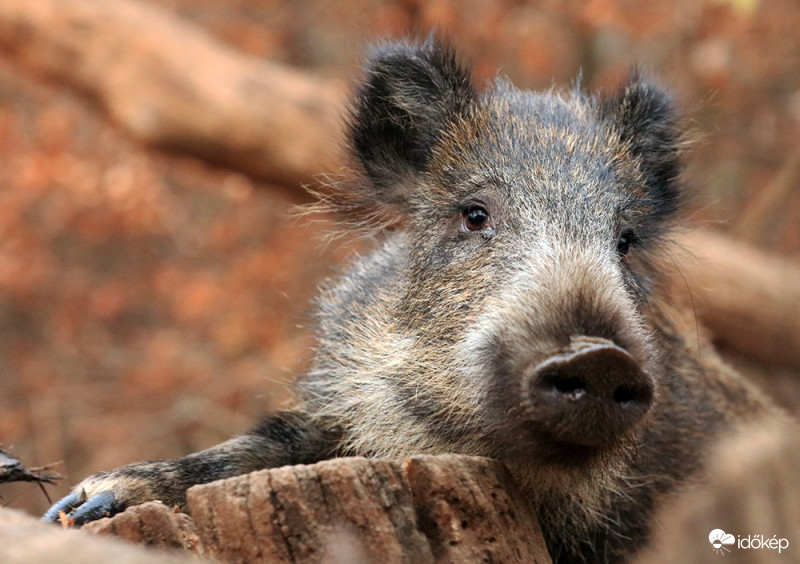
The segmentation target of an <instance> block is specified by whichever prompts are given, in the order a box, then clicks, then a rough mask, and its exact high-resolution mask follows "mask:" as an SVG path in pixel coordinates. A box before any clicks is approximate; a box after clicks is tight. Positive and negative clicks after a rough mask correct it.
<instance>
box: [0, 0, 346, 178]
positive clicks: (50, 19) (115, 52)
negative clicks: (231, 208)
mask: <svg viewBox="0 0 800 564" xmlns="http://www.w3.org/2000/svg"><path fill="white" fill-rule="evenodd" d="M0 46H2V48H4V49H5V50H6V51H7V52H9V53H12V54H13V55H14V56H15V57H16V58H17V59H18V60H19V61H21V62H22V63H23V64H25V65H27V66H29V67H30V68H32V69H33V70H35V71H38V72H41V73H44V74H46V75H48V76H51V77H53V78H55V79H57V80H58V81H60V82H63V83H65V84H68V85H70V86H71V87H73V88H76V89H78V90H80V91H82V92H84V93H86V94H88V95H89V96H91V97H93V98H95V99H97V100H98V101H100V102H101V103H102V104H103V105H104V106H105V108H106V109H107V111H108V113H109V114H110V115H111V117H112V118H113V119H114V120H115V121H116V122H117V123H119V124H121V125H122V126H124V127H125V128H126V129H127V130H128V131H129V132H130V133H131V134H132V135H133V136H135V137H137V138H138V139H141V140H142V141H144V142H145V143H149V144H153V145H157V146H159V147H165V148H169V149H174V150H177V151H181V152H185V153H188V154H192V155H196V156H200V157H202V158H204V159H207V160H211V161H213V162H217V163H220V164H223V165H226V166H229V167H232V168H235V169H238V170H241V171H244V172H246V173H248V174H251V175H254V176H256V177H261V178H266V179H269V180H273V181H277V182H279V183H283V184H285V185H288V186H297V187H298V188H299V185H300V183H304V182H312V181H313V179H314V175H315V174H319V173H321V172H330V171H334V170H338V168H339V164H338V163H339V161H338V154H337V152H336V147H337V146H338V140H339V134H338V133H337V132H338V131H339V127H340V125H339V124H340V121H341V119H340V116H339V108H340V106H341V96H340V93H341V92H342V91H343V88H342V87H341V85H339V84H337V83H335V82H333V81H331V80H322V79H317V78H314V77H312V76H310V75H308V74H304V73H302V72H298V71H294V70H291V69H288V68H286V67H283V66H280V65H277V64H271V63H268V62H266V61H263V60H260V59H257V58H255V57H249V56H246V55H244V54H242V53H240V52H237V51H235V50H234V49H231V48H229V47H227V46H225V45H222V44H221V43H219V42H218V41H215V40H214V39H213V38H212V37H210V36H209V35H208V34H207V33H205V32H204V31H203V30H201V29H200V28H199V27H197V26H194V25H192V24H190V23H187V22H183V21H181V20H179V19H176V18H174V17H171V16H170V15H169V14H167V13H166V12H164V11H163V10H160V9H158V8H156V7H155V6H151V5H149V4H146V3H139V2H135V1H132V0H114V1H113V2H110V1H108V0H3V2H0Z"/></svg>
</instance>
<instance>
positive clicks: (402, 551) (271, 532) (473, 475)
mask: <svg viewBox="0 0 800 564" xmlns="http://www.w3.org/2000/svg"><path fill="white" fill-rule="evenodd" d="M187 499H188V505H189V511H190V513H191V515H192V517H191V518H189V517H188V516H186V515H183V514H177V513H175V512H174V511H172V510H171V509H169V508H167V507H166V506H164V505H162V504H158V503H150V504H145V505H142V506H140V507H138V508H132V509H130V510H128V511H125V512H124V513H122V514H120V515H117V516H115V517H113V518H111V519H103V520H100V521H98V522H96V523H92V524H89V525H87V526H86V527H84V528H85V529H86V530H87V531H90V532H95V533H100V534H106V535H116V536H119V537H121V538H124V539H126V540H130V541H134V542H140V543H145V544H148V545H150V546H153V547H162V548H180V547H182V548H185V549H187V550H190V551H192V552H193V553H194V554H197V555H202V556H206V557H211V558H214V559H216V560H218V561H221V562H231V563H233V562H236V563H256V562H265V563H266V562H269V563H275V564H278V563H286V564H289V563H293V564H316V563H320V564H321V563H326V564H328V563H334V564H335V563H341V564H350V563H354V562H380V563H382V564H383V563H394V562H397V563H409V564H427V563H446V562H454V563H456V562H457V563H470V562H476V563H478V562H504V563H510V564H514V563H520V564H522V563H525V564H546V563H549V562H550V561H551V560H550V557H549V555H548V553H547V549H546V547H545V544H544V539H543V538H542V534H541V531H540V529H539V525H538V522H537V519H536V516H535V513H534V511H533V509H532V508H531V507H530V506H529V505H528V503H527V502H526V500H525V499H524V498H523V497H522V495H520V493H519V492H518V491H517V488H516V486H515V485H514V483H513V482H512V481H511V479H510V477H509V475H508V472H507V470H506V469H505V468H504V467H503V466H502V465H501V464H499V463H497V462H494V461H491V460H488V459H484V458H475V457H466V456H454V455H442V456H416V457H413V458H411V459H409V460H407V461H406V462H405V463H401V462H398V461H393V460H387V459H366V458H341V459H335V460H328V461H324V462H319V463H317V464H313V465H300V466H287V467H283V468H275V469H270V470H262V471H259V472H253V473H252V474H247V475H244V476H238V477H235V478H230V479H228V480H221V481H219V482H213V483H211V484H205V485H201V486H195V487H193V488H191V489H190V490H189V493H188V498H187ZM187 539H188V542H187Z"/></svg>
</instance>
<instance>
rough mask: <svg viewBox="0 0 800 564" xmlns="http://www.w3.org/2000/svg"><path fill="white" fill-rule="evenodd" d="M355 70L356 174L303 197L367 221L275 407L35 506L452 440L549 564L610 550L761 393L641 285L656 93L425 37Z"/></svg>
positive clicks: (621, 547) (658, 257)
mask: <svg viewBox="0 0 800 564" xmlns="http://www.w3.org/2000/svg"><path fill="white" fill-rule="evenodd" d="M364 75H365V76H364V82H363V84H362V85H361V86H360V88H358V90H357V92H356V96H355V101H354V104H353V107H352V110H351V113H350V115H349V118H348V134H349V143H350V145H351V147H350V148H351V150H352V153H353V156H354V164H353V169H354V171H355V173H356V176H357V178H356V179H355V180H354V181H336V182H335V183H333V184H334V185H333V186H332V187H331V188H330V189H329V190H328V191H327V192H326V193H325V194H326V195H325V196H323V197H322V198H321V201H322V203H321V204H320V205H321V206H323V207H327V208H328V209H329V210H334V211H335V212H337V216H338V217H340V218H341V219H342V221H343V222H345V223H346V224H348V225H349V226H350V227H351V229H352V227H353V226H355V227H356V229H357V230H359V231H360V232H362V233H370V234H373V235H375V238H376V240H377V241H376V246H375V248H374V250H372V251H371V252H369V253H367V254H366V255H364V256H362V257H360V258H358V259H356V260H355V261H354V262H353V263H352V264H351V265H350V266H349V268H348V270H347V271H346V272H344V273H343V275H342V276H341V277H340V278H339V279H338V280H335V281H332V282H330V283H328V284H327V285H326V287H325V288H323V289H322V290H321V292H320V296H319V299H318V301H317V309H318V317H317V319H318V327H317V347H316V350H315V353H314V359H313V365H312V367H311V369H310V371H309V372H308V374H306V375H305V377H303V378H301V379H300V380H299V381H298V385H297V392H298V396H299V398H298V399H299V401H300V404H299V405H298V408H297V411H296V412H291V413H283V414H279V415H276V416H273V417H270V418H268V419H267V420H265V422H264V423H263V424H262V425H260V426H258V427H257V428H255V429H254V430H253V431H251V432H250V433H249V434H247V435H244V436H242V437H239V438H236V439H232V440H231V441H228V442H226V443H223V444H222V445H219V446H217V447H214V448H212V449H208V450H207V451H203V452H200V453H196V454H193V455H190V456H187V457H185V458H182V459H179V460H175V461H162V462H158V463H140V464H135V465H131V466H128V467H123V468H120V469H117V470H115V471H112V472H109V473H104V474H102V475H98V476H94V477H92V478H89V479H87V480H85V481H84V482H83V483H82V484H79V485H78V486H77V487H76V489H75V490H74V491H73V494H71V495H70V496H68V497H67V498H65V499H63V500H62V501H60V502H59V503H58V504H56V505H55V506H54V507H53V508H52V509H51V511H50V512H48V515H47V518H48V519H49V520H55V519H57V516H58V511H60V510H72V509H74V508H77V509H76V511H75V513H73V516H75V515H77V517H76V518H78V519H81V520H91V519H95V518H98V517H99V516H101V515H103V514H104V513H105V512H107V511H109V512H114V511H119V510H121V508H124V507H125V506H126V505H130V504H133V503H140V502H141V501H143V500H145V499H152V498H161V499H165V500H169V501H170V503H177V504H181V503H184V502H185V490H186V488H187V487H188V485H191V484H193V483H202V482H207V481H210V480H213V479H219V478H223V477H227V476H230V475H234V474H236V473H241V472H246V471H249V470H253V469H255V468H262V467H272V466H278V465H282V464H298V463H306V462H313V461H315V460H319V459H323V458H327V457H331V456H334V455H372V456H374V455H385V456H392V457H398V458H402V457H407V456H410V455H413V454H418V453H432V454H435V453H461V454H470V455H482V456H488V457H492V458H495V459H497V460H500V461H502V462H503V463H505V464H506V466H507V467H508V468H509V470H510V472H511V474H512V475H513V476H514V477H515V479H516V480H517V482H518V483H519V485H520V486H521V489H522V491H523V492H524V493H525V495H526V496H527V497H528V498H529V499H530V501H531V502H532V503H534V504H535V505H536V507H537V508H538V512H539V518H540V524H541V527H542V530H543V532H544V535H545V539H546V542H547V545H548V549H549V551H550V554H551V556H552V557H553V559H554V561H555V562H559V563H563V562H620V561H624V560H626V559H628V558H630V557H631V555H633V554H634V553H635V552H636V550H637V549H638V548H640V547H641V546H642V545H643V543H644V542H645V541H646V539H647V537H648V534H649V529H650V525H651V520H652V515H653V510H654V507H656V506H657V505H658V504H659V503H661V502H662V500H663V499H664V498H665V497H666V496H668V495H671V494H673V493H674V492H675V491H676V490H679V489H680V488H681V486H682V485H683V484H684V483H685V482H686V481H689V480H694V479H697V477H698V476H699V475H701V474H702V470H703V466H704V456H705V453H706V452H707V450H708V448H709V445H711V444H713V443H714V441H715V440H716V439H717V438H718V437H719V436H720V435H721V434H722V433H725V432H728V431H730V430H731V429H733V428H734V427H735V426H736V425H738V424H740V423H742V422H744V421H747V420H752V419H753V418H756V417H761V416H763V415H764V414H768V413H771V412H772V411H773V410H774V408H772V406H771V405H770V404H769V402H767V401H766V400H765V399H764V398H763V396H762V395H761V394H760V393H758V392H757V391H756V390H754V389H753V388H752V387H751V386H750V385H749V384H748V383H746V382H745V381H744V380H743V379H742V378H740V377H739V376H738V375H737V374H736V373H734V372H733V371H731V370H730V369H729V368H728V367H726V366H725V365H724V364H722V363H721V362H720V361H719V359H718V358H717V357H716V356H715V355H714V353H713V351H711V350H710V348H708V346H707V344H706V342H705V341H704V340H703V339H702V337H701V335H700V333H699V331H697V330H696V328H695V326H694V325H693V324H692V323H688V324H685V323H684V322H683V320H682V319H681V318H680V317H679V316H673V315H672V313H673V312H672V311H670V310H669V309H668V308H667V307H665V306H664V296H663V295H662V294H660V291H661V288H660V285H659V280H660V279H661V278H662V277H663V276H665V275H667V276H668V275H669V274H670V272H669V271H670V270H672V267H671V265H670V262H669V261H668V259H669V257H670V255H669V250H668V249H667V246H668V233H669V229H670V228H671V226H672V223H673V221H674V218H675V217H676V212H677V210H678V207H679V204H680V201H681V200H682V193H683V184H682V182H681V181H680V153H681V149H682V147H683V146H684V141H683V135H682V132H681V128H680V126H679V124H678V119H677V117H676V112H675V111H674V109H673V107H672V103H671V100H670V97H669V95H667V94H666V92H665V91H664V90H662V89H661V88H660V87H658V86H656V85H655V84H654V83H653V82H652V81H650V80H648V79H645V78H643V77H642V76H641V74H639V73H634V74H633V75H632V76H631V78H630V79H629V80H628V82H627V83H626V84H625V85H624V86H623V87H622V88H621V89H620V90H619V92H617V93H616V94H613V95H611V96H588V95H586V94H584V93H582V92H581V91H580V90H579V89H577V88H575V89H572V90H570V91H566V92H557V91H550V92H544V93H535V92H525V91H520V90H518V89H516V88H514V87H513V86H512V85H511V84H510V83H509V82H508V81H505V80H497V81H496V82H495V84H494V85H493V86H492V87H490V88H488V89H486V90H484V91H478V90H477V89H476V88H475V87H474V85H473V84H472V78H471V75H470V73H469V72H468V71H467V70H466V69H465V68H464V67H463V66H461V65H460V64H458V62H457V58H456V56H455V54H454V51H453V50H452V49H451V48H450V47H449V46H448V45H447V44H445V43H443V42H441V41H439V40H437V39H436V38H435V37H433V36H432V37H429V38H428V39H427V40H426V41H424V42H422V43H413V42H408V41H401V42H395V43H383V44H381V45H379V46H377V47H376V48H375V49H374V50H373V51H372V52H371V53H370V55H369V57H368V60H367V63H366V68H365V73H364ZM390 227H391V228H390ZM665 265H666V267H665ZM687 339H688V340H689V341H690V342H691V346H690V345H687V342H686V340H687ZM598 351H599V352H598ZM551 377H552V378H553V380H552V381H551V380H547V379H546V378H551ZM603 382H605V383H603ZM594 386H598V388H594ZM604 386H605V388H604ZM599 388H603V390H601V391H599V392H598V391H597V389H599ZM642 390H644V391H642ZM587 396H588V397H589V399H590V400H591V402H589V403H586V402H583V399H581V398H586V397H587ZM553 398H556V400H553ZM561 400H563V401H561ZM559 401H561V403H559ZM575 406H577V408H574V407H575ZM587 406H588V407H587ZM631 413H633V414H634V416H631V415H630V414H631ZM626 414H627V415H626Z"/></svg>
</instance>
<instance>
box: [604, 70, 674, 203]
mask: <svg viewBox="0 0 800 564" xmlns="http://www.w3.org/2000/svg"><path fill="white" fill-rule="evenodd" d="M600 114H601V117H602V118H603V119H604V120H606V121H607V122H609V123H610V125H611V126H612V128H613V129H614V130H615V131H616V132H617V133H618V134H619V136H620V140H621V141H622V143H623V144H625V145H627V147H628V148H629V151H630V153H631V154H632V155H633V156H634V157H635V158H637V159H638V160H639V163H640V168H641V173H642V176H643V181H644V183H645V184H646V185H647V188H648V189H649V191H650V194H651V197H652V199H653V203H654V204H656V205H657V206H658V208H659V212H661V214H663V215H670V214H672V213H673V212H674V211H675V210H676V209H677V208H678V206H679V203H680V198H681V190H680V181H679V176H680V172H681V148H682V145H683V134H682V132H681V131H680V129H679V128H678V116H677V113H676V111H675V109H674V106H673V102H672V98H671V96H670V95H669V94H668V93H667V92H666V91H665V90H664V89H663V88H662V87H661V86H659V85H657V84H656V83H654V82H651V81H649V80H647V79H645V78H643V77H642V76H641V73H640V72H639V71H638V70H634V71H633V72H632V73H631V75H630V77H629V79H628V81H627V83H626V84H625V85H624V86H623V87H622V88H621V89H620V90H619V91H618V92H617V93H616V94H614V95H613V96H611V97H609V98H607V99H605V100H603V101H602V102H601V104H600Z"/></svg>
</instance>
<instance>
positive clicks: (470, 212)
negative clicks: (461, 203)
mask: <svg viewBox="0 0 800 564" xmlns="http://www.w3.org/2000/svg"><path fill="white" fill-rule="evenodd" d="M463 227H464V228H465V229H466V230H468V231H480V230H481V229H486V228H487V227H491V222H490V221H489V212H488V211H487V210H486V208H484V207H483V206H479V205H477V204H473V205H471V206H469V207H468V208H467V209H466V210H464V224H463Z"/></svg>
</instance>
